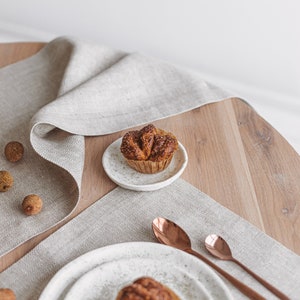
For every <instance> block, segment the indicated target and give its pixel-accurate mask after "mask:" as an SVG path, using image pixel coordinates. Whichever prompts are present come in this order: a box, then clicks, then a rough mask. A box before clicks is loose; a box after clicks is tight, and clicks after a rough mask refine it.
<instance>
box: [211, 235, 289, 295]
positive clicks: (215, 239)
mask: <svg viewBox="0 0 300 300" xmlns="http://www.w3.org/2000/svg"><path fill="white" fill-rule="evenodd" d="M205 247H206V249H207V250H208V252H210V253H211V254H212V255H213V256H215V257H217V258H220V259H222V260H230V261H233V262H234V263H236V264H238V265H239V266H240V267H242V268H243V269H244V270H245V271H246V272H248V273H249V274H250V275H251V276H252V277H254V278H255V279H256V280H257V281H259V282H260V283H261V284H262V285H263V286H264V287H266V288H267V289H268V290H269V291H271V292H272V293H273V294H274V295H276V296H277V297H279V298H280V299H283V300H286V299H289V298H288V297H287V296H286V295H284V294H283V293H282V292H281V291H279V290H278V289H276V288H275V287H274V286H272V285H271V284H270V283H268V282H267V281H266V280H264V279H263V278H261V277H260V276H258V275H257V274H255V273H254V272H253V271H251V270H250V269H249V268H247V267H246V266H245V265H243V264H242V263H241V262H239V261H238V260H237V259H235V258H234V257H233V256H232V253H231V249H230V247H229V245H228V244H227V243H226V241H225V240H224V239H223V238H222V237H220V236H218V235H216V234H210V235H209V236H208V237H207V238H206V239H205Z"/></svg>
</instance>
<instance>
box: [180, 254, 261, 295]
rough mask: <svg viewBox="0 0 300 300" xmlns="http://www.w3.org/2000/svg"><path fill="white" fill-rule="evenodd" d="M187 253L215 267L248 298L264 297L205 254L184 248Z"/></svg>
mask: <svg viewBox="0 0 300 300" xmlns="http://www.w3.org/2000/svg"><path fill="white" fill-rule="evenodd" d="M184 251H186V252H187V253H189V254H192V255H194V256H196V257H197V258H200V259H201V260H202V261H204V262H205V263H206V264H208V265H209V266H210V267H212V268H213V269H215V270H216V271H217V272H219V273H220V274H221V275H222V276H223V277H225V278H226V279H227V280H228V281H229V282H231V283H232V284H233V285H234V286H235V287H236V288H237V289H239V290H240V291H241V292H242V293H243V294H244V295H246V296H247V297H249V298H250V299H254V300H263V299H266V298H264V297H263V296H261V295H260V294H258V293H257V292H255V291H254V290H253V289H251V288H250V287H248V286H247V285H245V284H244V283H242V282H241V281H239V280H237V279H236V278H234V277H233V276H231V275H230V274H229V273H227V272H226V271H224V270H223V269H221V268H220V267H219V266H217V265H215V264H214V263H213V262H211V261H210V260H209V259H207V258H206V257H205V256H203V255H201V254H200V253H198V252H196V251H194V250H193V249H186V250H184Z"/></svg>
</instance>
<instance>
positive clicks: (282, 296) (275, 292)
mask: <svg viewBox="0 0 300 300" xmlns="http://www.w3.org/2000/svg"><path fill="white" fill-rule="evenodd" d="M231 261H233V262H235V263H236V264H238V265H239V266H240V267H242V268H243V269H244V270H245V271H246V272H248V273H249V274H250V275H251V276H252V277H253V278H255V279H256V280H257V281H259V282H260V283H261V284H262V285H263V286H265V287H266V288H267V289H268V290H269V291H271V292H272V293H273V294H274V295H276V296H277V297H278V298H279V299H282V300H288V299H289V298H288V297H287V296H286V295H285V294H283V293H282V292H281V291H279V290H278V289H276V288H275V287H274V286H273V285H271V284H270V283H268V282H267V281H266V280H264V279H263V278H261V277H260V276H258V275H257V274H255V273H254V272H253V271H251V270H250V269H249V268H248V267H246V266H245V265H243V264H242V263H241V262H239V261H238V260H237V259H235V258H234V257H233V258H232V259H231Z"/></svg>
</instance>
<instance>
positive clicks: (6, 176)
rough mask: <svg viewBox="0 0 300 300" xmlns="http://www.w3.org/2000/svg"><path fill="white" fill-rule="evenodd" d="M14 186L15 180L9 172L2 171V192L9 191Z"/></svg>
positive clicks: (0, 175)
mask: <svg viewBox="0 0 300 300" xmlns="http://www.w3.org/2000/svg"><path fill="white" fill-rule="evenodd" d="M13 184H14V178H13V177H12V176H11V174H10V173H9V172H8V171H0V192H6V191H8V190H9V189H10V188H11V187H12V186H13Z"/></svg>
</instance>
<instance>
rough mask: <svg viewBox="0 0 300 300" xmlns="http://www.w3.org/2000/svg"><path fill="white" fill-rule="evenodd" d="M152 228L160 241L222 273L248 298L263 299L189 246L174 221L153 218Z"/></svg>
mask: <svg viewBox="0 0 300 300" xmlns="http://www.w3.org/2000/svg"><path fill="white" fill-rule="evenodd" d="M152 229H153V232H154V235H155V236H156V238H157V240H158V241H159V242H160V243H162V244H165V245H168V246H171V247H174V248H177V249H179V250H182V251H185V252H187V253H189V254H192V255H194V256H196V257H197V258H199V259H201V260H202V261H203V262H205V263H206V264H207V265H209V266H210V267H212V268H213V269H215V270H216V271H217V272H219V273H220V274H221V275H223V277H225V278H226V279H227V280H228V281H230V282H231V283H232V284H233V285H234V286H235V287H236V288H237V289H239V290H240V291H241V292H242V293H244V294H245V295H246V296H247V297H249V298H250V299H258V300H262V299H265V298H264V297H263V296H261V295H260V294H258V293H257V292H255V291H254V290H252V289H251V288H250V287H248V286H247V285H245V284H244V283H242V282H240V281H239V280H237V279H236V278H234V277H233V276H231V275H230V274H229V273H227V272H226V271H224V270H223V269H221V268H220V267H219V266H217V265H215V264H214V263H213V262H211V261H210V260H209V259H207V258H206V257H205V256H203V255H202V254H200V253H198V252H196V251H194V250H193V249H192V248H191V246H192V245H191V240H190V238H189V236H188V235H187V233H186V232H185V231H184V230H183V229H182V228H180V227H179V226H178V225H177V224H175V223H174V222H172V221H170V220H168V219H165V218H160V217H159V218H155V219H154V220H153V222H152Z"/></svg>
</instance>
